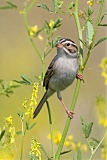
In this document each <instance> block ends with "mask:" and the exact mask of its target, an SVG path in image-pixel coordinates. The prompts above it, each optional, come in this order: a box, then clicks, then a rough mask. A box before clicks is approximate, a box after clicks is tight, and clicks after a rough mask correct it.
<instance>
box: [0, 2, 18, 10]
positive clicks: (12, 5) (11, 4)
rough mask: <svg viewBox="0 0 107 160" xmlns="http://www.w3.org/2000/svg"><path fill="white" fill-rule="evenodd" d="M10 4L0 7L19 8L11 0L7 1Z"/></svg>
mask: <svg viewBox="0 0 107 160" xmlns="http://www.w3.org/2000/svg"><path fill="white" fill-rule="evenodd" d="M6 3H7V4H8V5H5V6H2V7H0V9H13V8H17V6H16V5H15V4H13V3H11V2H9V1H7V2H6Z"/></svg>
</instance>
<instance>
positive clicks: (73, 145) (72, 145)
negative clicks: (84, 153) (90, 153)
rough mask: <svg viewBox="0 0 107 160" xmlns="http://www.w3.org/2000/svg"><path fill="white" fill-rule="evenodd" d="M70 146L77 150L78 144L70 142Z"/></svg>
mask: <svg viewBox="0 0 107 160" xmlns="http://www.w3.org/2000/svg"><path fill="white" fill-rule="evenodd" d="M70 145H71V149H72V150H76V144H75V143H74V142H73V141H71V142H70Z"/></svg>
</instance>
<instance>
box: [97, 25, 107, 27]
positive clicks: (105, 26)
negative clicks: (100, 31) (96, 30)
mask: <svg viewBox="0 0 107 160" xmlns="http://www.w3.org/2000/svg"><path fill="white" fill-rule="evenodd" d="M98 26H103V27H107V24H99V25H98Z"/></svg>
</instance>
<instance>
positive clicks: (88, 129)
mask: <svg viewBox="0 0 107 160" xmlns="http://www.w3.org/2000/svg"><path fill="white" fill-rule="evenodd" d="M92 126H93V122H90V123H89V124H88V125H86V131H85V138H88V137H89V136H90V134H91V132H92Z"/></svg>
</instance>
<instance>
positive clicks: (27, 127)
mask: <svg viewBox="0 0 107 160" xmlns="http://www.w3.org/2000/svg"><path fill="white" fill-rule="evenodd" d="M26 129H27V130H29V124H28V122H27V121H26Z"/></svg>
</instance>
